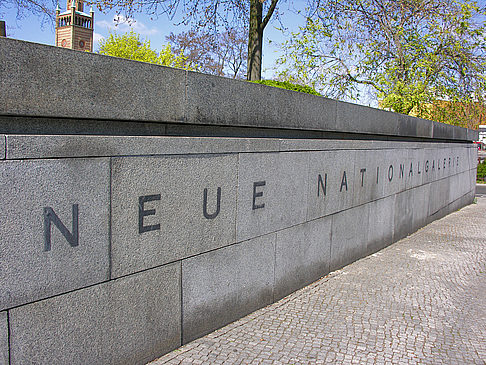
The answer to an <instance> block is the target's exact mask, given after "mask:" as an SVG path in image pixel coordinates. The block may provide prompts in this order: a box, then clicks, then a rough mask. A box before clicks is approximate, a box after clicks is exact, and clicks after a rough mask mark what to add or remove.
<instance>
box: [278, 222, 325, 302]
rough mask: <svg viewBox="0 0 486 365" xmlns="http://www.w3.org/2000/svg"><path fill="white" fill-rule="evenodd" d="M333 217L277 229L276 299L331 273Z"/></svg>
mask: <svg viewBox="0 0 486 365" xmlns="http://www.w3.org/2000/svg"><path fill="white" fill-rule="evenodd" d="M331 221H332V218H331V217H325V218H320V219H316V220H313V221H312V222H307V223H303V224H300V225H298V226H294V227H292V228H288V229H284V230H282V231H279V232H277V245H276V253H275V291H274V301H276V300H279V299H281V298H283V297H285V296H286V295H288V294H290V293H292V292H294V291H296V290H298V289H300V288H302V287H304V286H306V285H308V284H310V283H312V282H314V281H316V280H318V279H319V278H321V277H322V276H324V275H327V274H328V273H329V263H330V254H331Z"/></svg>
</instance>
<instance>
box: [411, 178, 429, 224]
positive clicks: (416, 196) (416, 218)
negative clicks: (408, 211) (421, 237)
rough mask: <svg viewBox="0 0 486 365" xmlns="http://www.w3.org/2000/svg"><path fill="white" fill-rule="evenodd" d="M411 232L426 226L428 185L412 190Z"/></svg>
mask: <svg viewBox="0 0 486 365" xmlns="http://www.w3.org/2000/svg"><path fill="white" fill-rule="evenodd" d="M411 194H412V199H413V202H412V210H413V213H412V232H415V231H417V230H418V229H420V228H422V227H423V226H425V225H426V224H427V215H428V213H429V198H430V184H425V185H422V186H419V187H416V188H414V189H413V190H412V192H411Z"/></svg>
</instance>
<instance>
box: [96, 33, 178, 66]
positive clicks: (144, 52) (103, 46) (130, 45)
mask: <svg viewBox="0 0 486 365" xmlns="http://www.w3.org/2000/svg"><path fill="white" fill-rule="evenodd" d="M99 53H101V54H104V55H108V56H114V57H120V58H127V59H129V60H134V61H142V62H148V63H155V64H157V65H162V66H171V67H179V68H187V67H186V66H185V61H186V57H184V55H182V54H178V55H176V54H174V53H172V51H171V48H170V45H167V46H165V47H164V48H162V50H161V51H160V53H159V54H157V52H156V51H154V50H153V49H152V48H150V41H149V40H142V39H140V35H139V34H137V33H135V32H134V31H133V30H131V31H130V32H127V33H124V34H121V35H119V34H116V33H110V35H109V37H108V38H107V39H102V40H101V41H100V50H99Z"/></svg>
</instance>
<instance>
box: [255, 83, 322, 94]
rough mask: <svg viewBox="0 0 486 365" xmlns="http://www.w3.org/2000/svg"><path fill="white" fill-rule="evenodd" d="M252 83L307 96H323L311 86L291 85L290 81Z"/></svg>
mask: <svg viewBox="0 0 486 365" xmlns="http://www.w3.org/2000/svg"><path fill="white" fill-rule="evenodd" d="M251 82H254V83H256V84H262V85H267V86H273V87H279V88H281V89H287V90H293V91H299V92H301V93H306V94H312V95H319V96H321V94H319V93H318V92H317V91H315V90H314V89H313V88H312V87H310V86H306V85H298V84H292V83H290V82H288V81H275V80H257V81H251Z"/></svg>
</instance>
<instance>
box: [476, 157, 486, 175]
mask: <svg viewBox="0 0 486 365" xmlns="http://www.w3.org/2000/svg"><path fill="white" fill-rule="evenodd" d="M484 178H486V160H485V161H483V162H482V163H480V164H479V165H478V173H477V179H478V180H484Z"/></svg>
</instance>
